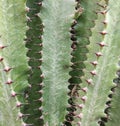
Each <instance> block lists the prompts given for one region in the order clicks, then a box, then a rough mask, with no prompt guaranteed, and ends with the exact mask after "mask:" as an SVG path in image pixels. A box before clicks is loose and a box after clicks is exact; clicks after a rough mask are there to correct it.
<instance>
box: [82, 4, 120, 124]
mask: <svg viewBox="0 0 120 126" xmlns="http://www.w3.org/2000/svg"><path fill="white" fill-rule="evenodd" d="M113 3H114V2H112V4H113ZM112 4H110V5H109V6H108V8H111V9H110V10H109V11H108V12H107V14H106V15H105V18H104V15H103V16H99V17H98V20H97V21H96V26H95V28H93V29H92V36H91V37H90V42H91V44H90V45H89V46H88V49H89V52H90V53H89V54H88V56H87V57H88V60H87V61H86V63H85V64H86V70H85V71H86V72H85V77H83V79H82V81H83V84H82V85H83V87H87V88H88V91H87V94H85V93H82V95H83V96H85V97H82V99H84V98H85V100H86V102H85V106H84V107H83V109H82V112H81V113H80V116H81V126H97V125H99V124H98V121H99V120H100V118H101V117H105V113H104V109H105V108H106V102H107V100H108V95H109V94H110V90H111V88H112V87H113V86H114V83H113V79H114V77H115V73H116V71H117V63H118V57H119V54H120V51H119V47H120V42H119V32H118V30H117V28H116V27H117V26H118V20H119V18H118V15H119V11H117V12H116V13H115V12H114V10H115V8H116V7H119V4H115V6H113V7H112ZM108 8H106V9H107V10H108ZM103 21H107V27H105V28H104V26H103V24H102V22H103ZM105 26H106V25H105ZM103 28H104V32H102V33H107V34H106V35H101V34H100V33H99V32H101V31H103ZM100 42H104V44H105V45H106V46H104V47H103V49H102V48H101V47H100V46H99V44H97V43H100ZM98 52H101V53H102V56H100V57H99V58H98V56H96V55H95V53H98ZM93 61H97V62H98V65H97V66H96V67H95V66H94V65H91V63H90V62H93ZM113 61H114V62H113ZM92 66H93V67H92ZM91 71H92V72H96V75H95V76H94V77H93V75H92V74H90V72H91ZM87 79H92V83H91V84H90V85H88V84H87V83H86V80H87ZM87 85H88V86H87ZM80 94H81V93H80Z"/></svg>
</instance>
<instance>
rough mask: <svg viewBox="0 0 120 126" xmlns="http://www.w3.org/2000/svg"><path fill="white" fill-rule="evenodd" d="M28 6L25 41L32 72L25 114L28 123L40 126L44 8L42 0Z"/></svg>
mask: <svg viewBox="0 0 120 126" xmlns="http://www.w3.org/2000/svg"><path fill="white" fill-rule="evenodd" d="M26 5H27V7H26V10H27V19H28V20H27V26H28V30H27V32H26V39H25V41H26V47H27V48H28V52H27V56H28V57H29V61H28V64H29V66H30V70H29V78H28V82H29V86H28V87H27V88H26V89H25V99H26V102H28V103H29V104H27V105H25V106H24V108H23V112H24V113H25V114H27V113H28V114H29V116H28V117H27V118H24V120H25V122H26V123H29V124H33V125H34V126H39V125H43V119H42V109H41V104H42V99H41V98H42V72H41V69H40V66H41V62H42V61H41V57H42V54H41V50H42V40H41V35H42V33H43V25H42V21H41V19H40V18H39V15H38V13H39V12H40V9H41V6H42V0H36V1H31V0H27V2H26ZM38 103H39V104H38Z"/></svg>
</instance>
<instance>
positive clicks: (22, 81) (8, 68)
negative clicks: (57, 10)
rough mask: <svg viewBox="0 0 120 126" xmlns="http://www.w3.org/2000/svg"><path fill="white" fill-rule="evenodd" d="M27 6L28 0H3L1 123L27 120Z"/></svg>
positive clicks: (0, 11) (0, 23)
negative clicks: (24, 112)
mask: <svg viewBox="0 0 120 126" xmlns="http://www.w3.org/2000/svg"><path fill="white" fill-rule="evenodd" d="M24 8H25V1H24V0H21V1H17V0H15V1H14V2H13V1H12V0H10V1H9V2H8V1H7V0H1V1H0V35H1V37H0V73H1V74H0V78H1V81H0V126H7V125H8V122H9V123H10V124H11V125H12V126H16V125H18V126H19V125H22V123H23V120H22V118H19V113H21V112H20V108H21V107H22V106H23V104H24V99H23V98H22V95H23V90H24V88H25V87H26V86H27V85H28V83H27V73H28V65H27V58H26V48H25V46H24V42H23V39H24V35H25V30H26V28H25V26H26V20H25V9H24ZM17 12H19V13H17ZM16 47H17V48H16ZM8 103H9V104H8ZM6 120H7V121H6Z"/></svg>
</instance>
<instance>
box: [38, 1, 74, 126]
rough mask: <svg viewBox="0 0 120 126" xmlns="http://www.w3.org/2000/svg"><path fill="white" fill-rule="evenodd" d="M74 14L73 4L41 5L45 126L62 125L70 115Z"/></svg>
mask: <svg viewBox="0 0 120 126" xmlns="http://www.w3.org/2000/svg"><path fill="white" fill-rule="evenodd" d="M74 11H75V1H74V0H70V1H68V0H55V1H52V0H46V1H43V3H42V10H41V13H40V18H41V19H42V21H43V24H44V26H45V28H44V29H43V37H42V41H43V50H42V66H41V69H42V72H43V76H44V79H43V85H44V88H43V105H42V107H43V116H44V122H45V125H46V126H47V125H49V126H60V125H62V123H63V121H64V118H65V115H66V112H67V111H66V107H67V100H68V96H67V91H68V79H69V78H70V76H69V71H70V65H71V63H70V58H71V56H70V53H71V44H72V41H70V33H69V29H70V27H71V24H72V20H73V16H74ZM61 103H62V104H61Z"/></svg>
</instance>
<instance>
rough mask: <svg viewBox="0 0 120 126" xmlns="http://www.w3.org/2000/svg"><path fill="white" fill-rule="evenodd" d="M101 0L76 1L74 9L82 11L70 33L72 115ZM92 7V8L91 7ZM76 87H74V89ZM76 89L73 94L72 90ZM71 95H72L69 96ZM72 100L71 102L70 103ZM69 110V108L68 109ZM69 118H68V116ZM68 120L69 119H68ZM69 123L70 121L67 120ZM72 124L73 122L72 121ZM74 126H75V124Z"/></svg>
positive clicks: (75, 106)
mask: <svg viewBox="0 0 120 126" xmlns="http://www.w3.org/2000/svg"><path fill="white" fill-rule="evenodd" d="M100 1H101V0H98V1H96V0H93V1H92V2H91V0H87V1H85V0H81V1H78V3H77V6H76V9H77V10H80V9H81V11H82V14H81V15H80V16H79V17H78V18H75V20H76V22H77V24H76V25H75V26H74V27H73V26H72V28H71V33H72V34H73V35H72V36H74V38H76V39H77V40H75V39H74V38H72V39H73V43H75V44H74V45H73V51H72V59H71V61H72V63H73V65H72V71H71V72H70V75H71V78H70V79H69V82H70V86H69V89H70V96H71V98H70V99H69V103H70V105H71V109H72V111H70V112H69V115H71V114H70V113H73V110H74V109H75V108H77V104H76V101H75V100H76V97H77V95H78V93H77V90H79V88H80V83H81V78H80V77H81V76H83V75H84V72H83V69H84V68H85V65H84V63H83V62H84V61H85V60H86V59H87V57H86V54H87V53H88V49H87V47H86V46H87V45H88V44H89V43H90V42H89V39H88V38H89V37H90V36H91V31H90V29H91V28H92V27H94V25H95V23H94V20H95V19H96V18H97V12H98V11H100V9H101V7H100V6H99V5H98V4H97V3H100ZM93 5H94V6H93ZM76 85H77V86H76ZM75 86H76V87H75ZM75 88H76V90H75V91H74V92H75V93H73V90H74V89H75ZM71 94H72V95H71ZM71 99H72V101H71ZM68 110H70V108H68ZM74 113H75V112H74ZM68 117H69V116H68ZM68 119H69V118H68ZM68 121H70V120H68ZM73 123H74V121H73ZM75 125H76V124H75Z"/></svg>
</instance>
